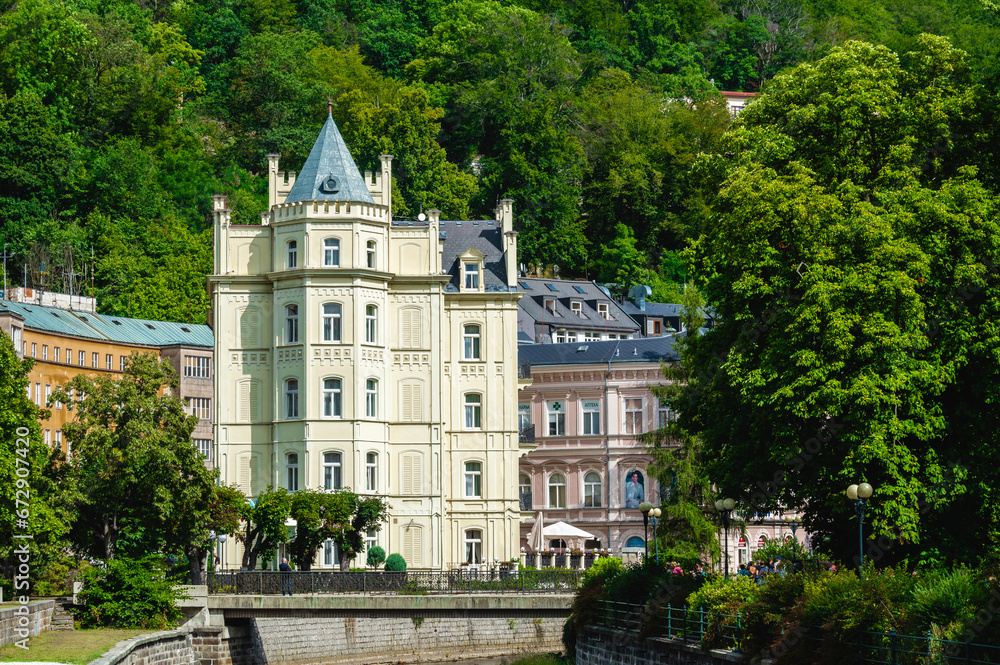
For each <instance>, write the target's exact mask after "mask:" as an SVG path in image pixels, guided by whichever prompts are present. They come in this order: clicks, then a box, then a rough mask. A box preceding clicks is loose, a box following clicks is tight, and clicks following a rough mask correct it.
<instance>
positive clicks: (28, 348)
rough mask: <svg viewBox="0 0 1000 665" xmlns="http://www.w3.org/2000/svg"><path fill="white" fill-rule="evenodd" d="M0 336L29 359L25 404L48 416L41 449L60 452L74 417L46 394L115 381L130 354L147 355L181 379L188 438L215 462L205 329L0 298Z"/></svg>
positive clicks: (209, 347) (208, 338)
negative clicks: (76, 382)
mask: <svg viewBox="0 0 1000 665" xmlns="http://www.w3.org/2000/svg"><path fill="white" fill-rule="evenodd" d="M0 330H3V332H5V333H6V334H7V335H9V336H10V337H11V338H12V339H13V340H14V346H15V348H17V349H18V351H19V354H20V355H21V357H29V358H34V360H35V366H34V367H33V368H32V370H31V372H30V373H29V384H28V389H27V393H28V398H29V399H30V400H31V401H32V402H34V403H35V404H37V405H38V406H40V407H43V408H48V409H49V410H50V412H51V415H50V417H49V419H48V420H46V421H43V422H42V433H43V436H44V438H45V443H46V444H49V445H58V446H59V447H60V448H62V449H63V451H65V452H69V451H68V449H67V443H66V442H65V441H63V436H62V429H63V425H65V424H66V423H67V422H68V421H70V420H72V419H73V417H74V412H73V411H70V410H68V409H66V408H65V407H64V405H62V404H60V403H58V402H57V403H54V404H52V405H51V406H48V402H49V396H50V395H51V394H52V393H53V392H54V391H56V390H57V389H59V388H60V387H61V386H64V385H65V384H67V383H68V382H69V380H70V379H72V378H73V377H74V376H76V375H78V374H86V375H87V376H91V377H93V376H97V375H110V376H115V377H117V376H121V374H122V372H123V371H124V369H125V362H126V359H127V358H128V357H129V355H130V354H132V353H135V352H139V353H149V352H154V353H156V354H157V355H159V356H161V357H163V358H166V359H168V360H169V361H170V363H171V365H172V366H173V368H174V370H175V371H176V372H177V373H178V375H179V377H180V395H181V398H183V399H185V400H187V403H188V412H189V413H191V414H192V415H197V416H198V417H199V422H198V426H197V427H196V428H195V431H194V433H193V434H192V440H193V441H194V442H195V444H196V445H197V446H198V448H199V449H200V450H201V452H202V454H204V455H205V457H206V463H208V464H209V465H211V464H212V461H213V460H214V455H213V448H214V446H213V445H212V420H211V418H212V405H211V399H212V375H213V370H214V368H213V367H212V364H213V363H212V346H213V336H212V331H211V329H209V327H208V326H205V325H195V324H187V323H172V322H167V321H145V320H142V319H130V318H126V317H121V316H107V315H104V314H95V313H93V312H89V311H73V310H68V309H59V308H55V307H42V306H39V305H35V304H30V303H21V302H11V301H7V300H0Z"/></svg>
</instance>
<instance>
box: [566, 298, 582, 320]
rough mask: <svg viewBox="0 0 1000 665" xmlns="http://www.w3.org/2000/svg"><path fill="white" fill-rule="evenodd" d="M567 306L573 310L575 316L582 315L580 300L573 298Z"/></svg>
mask: <svg viewBox="0 0 1000 665" xmlns="http://www.w3.org/2000/svg"><path fill="white" fill-rule="evenodd" d="M569 308H570V309H571V310H572V311H573V313H574V314H576V315H577V316H580V317H582V316H583V303H582V302H580V301H579V300H574V301H572V302H571V303H570V304H569Z"/></svg>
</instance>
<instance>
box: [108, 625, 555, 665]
mask: <svg viewBox="0 0 1000 665" xmlns="http://www.w3.org/2000/svg"><path fill="white" fill-rule="evenodd" d="M562 625H563V619H561V618H541V619H524V618H521V619H517V618H510V619H507V618H475V619H470V618H458V617H442V618H423V619H421V618H416V619H409V618H389V617H312V618H304V617H295V618H288V619H277V618H256V619H237V620H236V621H235V622H233V623H231V624H230V625H227V626H226V627H225V628H222V627H198V628H181V629H178V630H170V631H164V632H161V633H152V634H150V635H142V636H140V637H136V638H133V639H131V640H125V641H123V642H120V643H119V644H117V645H116V646H115V647H114V648H113V649H111V650H110V651H108V652H107V653H106V654H104V655H103V656H101V658H99V659H97V660H95V661H93V662H91V663H90V665H263V664H265V663H281V664H282V665H285V664H292V663H295V664H303V665H304V664H305V663H329V664H331V665H334V664H338V663H350V664H351V665H378V664H382V663H421V662H427V661H436V660H447V659H453V658H455V659H458V658H489V657H497V656H516V655H519V654H532V653H542V652H551V651H562V641H561V640H562Z"/></svg>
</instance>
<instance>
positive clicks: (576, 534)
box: [542, 522, 597, 549]
mask: <svg viewBox="0 0 1000 665" xmlns="http://www.w3.org/2000/svg"><path fill="white" fill-rule="evenodd" d="M542 535H543V536H544V537H545V538H546V539H549V540H554V539H556V538H558V539H560V540H573V541H578V540H580V539H583V540H595V539H596V538H597V537H596V536H595V535H594V534H592V533H587V532H586V531H584V530H583V529H578V528H576V527H575V526H573V525H572V524H567V523H566V522H556V523H555V524H550V525H548V526H547V527H545V528H544V529H542ZM575 544H577V545H579V543H575ZM576 549H581V548H579V547H577V548H576Z"/></svg>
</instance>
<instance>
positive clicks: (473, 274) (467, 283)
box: [458, 247, 486, 291]
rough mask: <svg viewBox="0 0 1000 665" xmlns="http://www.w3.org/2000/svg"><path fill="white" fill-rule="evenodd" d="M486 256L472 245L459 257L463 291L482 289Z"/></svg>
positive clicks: (460, 282)
mask: <svg viewBox="0 0 1000 665" xmlns="http://www.w3.org/2000/svg"><path fill="white" fill-rule="evenodd" d="M485 258H486V255H485V254H482V253H480V252H478V251H476V249H474V248H472V247H470V248H469V249H467V250H466V251H465V252H463V253H462V254H461V255H459V257H458V265H459V280H460V281H459V284H461V286H462V289H461V290H462V291H481V290H482V288H483V282H484V278H485V275H484V274H483V259H485Z"/></svg>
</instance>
